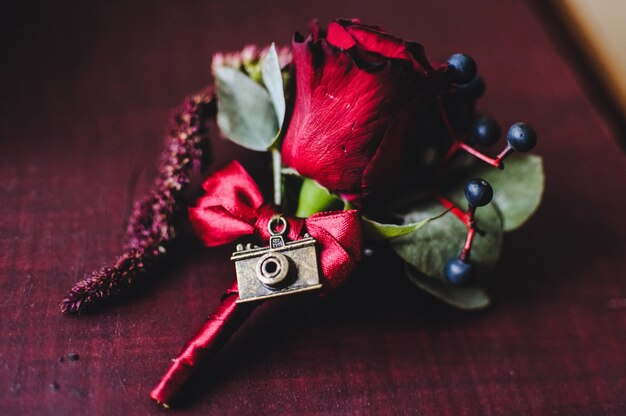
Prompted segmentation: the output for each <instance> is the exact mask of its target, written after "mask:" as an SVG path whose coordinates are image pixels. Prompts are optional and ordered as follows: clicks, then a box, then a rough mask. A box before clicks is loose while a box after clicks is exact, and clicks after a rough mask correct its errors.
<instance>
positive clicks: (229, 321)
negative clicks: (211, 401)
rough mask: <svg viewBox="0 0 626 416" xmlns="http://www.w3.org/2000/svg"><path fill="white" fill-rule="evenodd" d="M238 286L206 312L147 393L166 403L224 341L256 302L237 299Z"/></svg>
mask: <svg viewBox="0 0 626 416" xmlns="http://www.w3.org/2000/svg"><path fill="white" fill-rule="evenodd" d="M237 299H239V289H238V288H237V283H236V282H235V283H234V284H233V285H232V286H231V287H230V289H228V290H227V291H226V293H225V294H224V295H223V297H222V301H221V303H220V305H219V306H218V307H217V309H216V310H215V311H214V312H213V314H211V315H210V316H209V318H208V319H207V320H206V322H205V323H204V325H202V328H200V330H199V331H198V333H197V334H196V335H195V336H194V337H193V338H192V339H191V340H189V342H188V343H187V345H186V346H185V348H183V351H182V352H181V353H180V354H179V355H178V357H176V358H175V359H174V360H172V364H171V365H170V367H169V369H168V370H167V372H166V373H165V375H164V376H163V377H162V378H161V381H159V383H158V384H157V386H156V387H155V388H154V389H153V390H152V392H151V393H150V397H151V398H152V399H153V400H155V401H156V402H157V403H158V404H160V405H162V406H164V407H170V405H171V404H172V402H174V401H175V399H176V397H177V396H178V394H179V393H180V391H181V390H182V387H183V386H184V384H185V382H186V381H187V380H188V379H189V378H190V377H191V376H192V375H193V373H194V371H195V370H196V369H197V368H198V365H199V364H200V363H206V362H208V361H210V360H211V359H213V357H215V355H217V353H218V352H219V351H220V350H221V349H222V347H223V346H224V345H225V344H226V343H227V342H228V340H229V339H230V337H231V336H232V335H233V334H234V333H235V332H236V331H237V330H238V329H239V328H240V327H241V325H242V324H243V323H244V321H245V320H246V318H248V316H249V315H250V314H251V313H252V311H253V310H254V308H255V307H256V306H257V305H258V304H259V302H245V303H237Z"/></svg>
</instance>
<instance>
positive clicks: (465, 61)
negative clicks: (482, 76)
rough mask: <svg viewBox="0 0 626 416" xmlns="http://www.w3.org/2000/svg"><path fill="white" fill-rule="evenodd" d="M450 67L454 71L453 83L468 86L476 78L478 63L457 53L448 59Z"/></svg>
mask: <svg viewBox="0 0 626 416" xmlns="http://www.w3.org/2000/svg"><path fill="white" fill-rule="evenodd" d="M448 67H449V68H450V69H451V70H452V82H454V83H455V84H467V83H469V82H470V81H472V80H473V79H474V77H476V63H475V62H474V60H473V59H472V58H471V57H469V56H467V55H465V54H462V53H455V54H454V55H452V56H451V57H450V58H449V59H448Z"/></svg>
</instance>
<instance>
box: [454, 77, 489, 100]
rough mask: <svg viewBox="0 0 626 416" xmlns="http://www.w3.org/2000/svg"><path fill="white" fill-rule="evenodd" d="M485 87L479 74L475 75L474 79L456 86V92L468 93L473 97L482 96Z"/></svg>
mask: <svg viewBox="0 0 626 416" xmlns="http://www.w3.org/2000/svg"><path fill="white" fill-rule="evenodd" d="M485 89H487V86H486V84H485V80H484V79H482V77H481V76H479V75H476V76H475V77H474V79H473V80H471V81H470V82H468V83H467V84H462V85H457V86H456V92H458V93H460V94H463V95H469V96H471V97H474V98H480V97H482V96H483V94H484V93H485Z"/></svg>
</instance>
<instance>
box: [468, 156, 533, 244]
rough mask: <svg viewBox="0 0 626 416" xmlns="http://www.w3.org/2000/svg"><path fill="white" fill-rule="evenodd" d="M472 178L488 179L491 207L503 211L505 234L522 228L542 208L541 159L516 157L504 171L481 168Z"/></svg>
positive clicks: (505, 163) (505, 165)
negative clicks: (493, 204) (491, 196)
mask: <svg viewBox="0 0 626 416" xmlns="http://www.w3.org/2000/svg"><path fill="white" fill-rule="evenodd" d="M471 175H473V176H472V178H483V179H485V180H486V181H488V182H489V183H490V184H491V186H492V187H493V191H494V192H493V202H492V203H495V205H496V206H497V208H498V210H499V211H500V215H501V216H502V222H503V229H504V231H505V232H506V231H512V230H515V229H517V228H519V227H521V226H522V225H523V224H524V223H525V222H526V221H527V220H528V219H529V218H530V217H531V216H532V215H533V214H534V212H535V211H536V210H537V208H538V207H539V203H540V202H541V197H542V195H543V190H544V187H545V179H544V174H543V161H542V159H541V157H539V156H536V155H531V154H513V155H511V156H510V157H508V158H507V159H506V161H505V162H504V170H498V169H493V168H492V167H490V166H480V168H478V169H477V170H476V171H472V173H471ZM467 179H471V178H469V177H468V178H467Z"/></svg>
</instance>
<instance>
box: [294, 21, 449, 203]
mask: <svg viewBox="0 0 626 416" xmlns="http://www.w3.org/2000/svg"><path fill="white" fill-rule="evenodd" d="M292 43H293V45H292V48H293V49H292V51H293V59H294V61H293V62H294V66H295V80H296V81H295V84H296V86H295V91H296V93H295V103H294V108H293V115H292V117H291V120H290V124H289V127H288V129H287V131H286V135H285V138H284V141H283V145H282V156H283V162H284V164H285V165H287V166H290V167H292V168H294V169H295V170H296V171H297V172H298V173H299V174H300V175H302V176H304V177H308V178H311V179H314V180H315V181H317V182H318V183H319V184H320V185H322V186H324V187H326V188H327V189H328V190H330V191H331V192H333V193H336V194H341V195H342V196H344V197H345V198H347V199H352V200H358V199H359V198H361V197H363V196H365V195H367V194H370V193H371V192H374V191H376V190H380V189H381V188H383V189H385V190H387V189H388V188H389V187H390V185H391V184H393V183H394V181H395V180H396V179H398V178H399V175H400V174H401V173H402V172H403V171H404V172H406V165H407V163H408V162H409V157H410V155H411V154H414V153H415V152H414V151H413V150H412V149H415V146H417V144H418V143H419V132H420V121H419V120H424V117H421V115H422V114H423V111H421V110H422V109H423V108H424V106H425V103H426V102H429V100H432V99H433V98H434V96H435V93H436V92H437V91H439V90H440V87H441V85H442V83H441V81H442V77H441V74H440V73H438V72H437V71H435V70H434V69H433V68H432V66H431V65H430V63H429V62H428V60H427V59H426V56H425V54H424V50H423V47H422V46H421V45H420V44H418V43H415V42H408V41H404V40H402V39H399V38H396V37H393V36H391V35H390V34H388V33H386V32H385V31H383V30H382V29H381V28H380V27H377V26H368V25H364V24H361V23H360V22H359V21H358V20H338V21H336V22H332V23H330V25H329V26H328V30H327V32H326V33H323V32H322V31H321V30H320V29H319V28H318V27H317V25H316V24H314V27H313V30H312V33H311V34H310V35H309V36H308V37H307V38H306V39H304V38H303V37H302V36H301V35H299V34H298V33H296V35H295V36H294V39H293V42H292ZM430 102H431V103H432V101H430Z"/></svg>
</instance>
